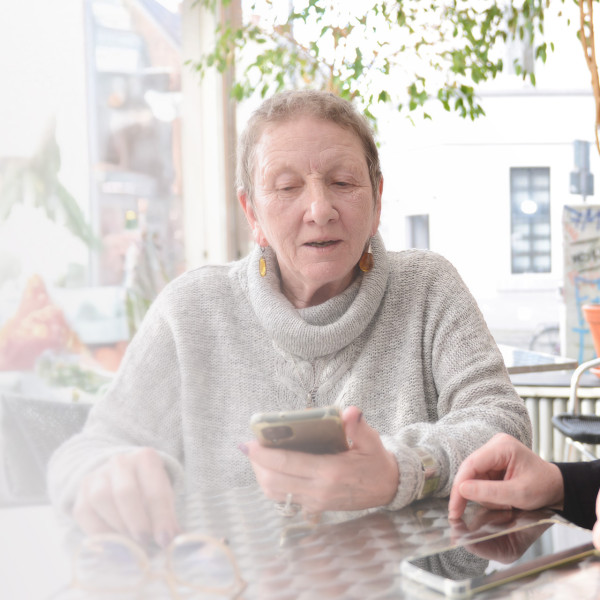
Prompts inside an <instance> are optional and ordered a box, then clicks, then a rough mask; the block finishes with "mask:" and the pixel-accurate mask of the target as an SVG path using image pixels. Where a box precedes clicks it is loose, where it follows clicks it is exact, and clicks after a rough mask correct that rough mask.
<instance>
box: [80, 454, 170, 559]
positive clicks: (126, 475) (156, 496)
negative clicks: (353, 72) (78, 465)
mask: <svg viewBox="0 0 600 600" xmlns="http://www.w3.org/2000/svg"><path fill="white" fill-rule="evenodd" d="M73 517H74V519H75V521H76V522H77V524H78V525H79V526H80V527H81V529H82V530H83V531H84V533H86V534H88V535H94V534H99V533H110V532H113V533H121V534H124V535H128V536H130V537H131V538H133V539H134V540H136V541H137V542H139V543H141V544H144V545H147V544H150V543H152V542H155V543H156V544H158V545H159V546H162V547H165V546H167V545H168V544H169V543H170V542H171V540H172V539H173V538H174V537H175V536H176V535H177V533H178V532H179V526H178V524H177V517H176V513H175V493H174V491H173V486H172V484H171V480H170V479H169V475H168V474H167V470H166V468H165V465H164V462H163V460H162V458H161V457H160V456H159V454H158V452H156V450H154V449H153V448H139V449H138V450H134V451H132V452H128V453H124V454H118V455H115V456H113V457H112V458H111V459H109V460H108V461H107V462H106V463H105V464H103V465H102V466H100V467H98V468H97V469H95V470H94V471H92V472H91V473H89V474H88V475H87V476H86V477H85V478H84V480H83V482H82V484H81V486H80V488H79V491H78V493H77V496H76V498H75V504H74V506H73Z"/></svg>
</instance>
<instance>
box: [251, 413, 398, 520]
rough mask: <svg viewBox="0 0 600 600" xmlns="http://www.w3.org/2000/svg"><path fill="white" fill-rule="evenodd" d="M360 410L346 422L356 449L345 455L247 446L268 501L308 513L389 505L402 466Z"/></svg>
mask: <svg viewBox="0 0 600 600" xmlns="http://www.w3.org/2000/svg"><path fill="white" fill-rule="evenodd" d="M362 417H363V415H362V412H361V411H360V410H359V409H358V408H356V407H355V406H351V407H348V408H347V409H346V410H344V413H343V415H342V420H343V422H344V429H345V432H346V437H347V438H348V439H349V440H352V445H351V447H350V449H349V450H347V451H346V452H341V453H339V454H321V455H317V454H308V453H306V452H294V451H291V450H279V449H273V448H266V447H264V446H261V445H260V444H259V443H258V442H257V441H252V442H248V443H246V444H242V445H241V446H240V448H241V449H242V450H243V451H244V452H245V453H246V454H247V456H248V458H249V459H250V462H251V463H252V468H253V469H254V473H255V475H256V479H257V481H258V483H259V485H260V487H261V488H262V489H263V491H264V493H265V494H266V496H267V497H268V498H271V499H273V500H275V501H277V502H285V501H286V500H287V499H288V498H289V494H292V499H293V502H294V503H295V504H300V505H301V506H302V508H303V509H304V510H305V511H306V512H308V513H319V512H321V511H324V510H360V509H364V508H372V507H375V506H385V505H386V504H389V503H390V502H391V501H392V500H393V499H394V496H395V495H396V490H397V488H398V484H399V477H400V476H399V473H398V465H397V463H396V458H395V457H394V455H393V454H392V453H391V452H389V451H388V450H386V449H385V448H384V446H383V444H382V442H381V439H380V437H379V434H378V433H377V431H375V430H374V429H373V428H372V427H369V425H367V423H366V422H365V419H364V418H362Z"/></svg>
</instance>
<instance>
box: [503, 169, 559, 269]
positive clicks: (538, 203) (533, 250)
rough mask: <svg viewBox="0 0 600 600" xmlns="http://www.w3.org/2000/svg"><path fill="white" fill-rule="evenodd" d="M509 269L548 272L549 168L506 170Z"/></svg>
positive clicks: (550, 256) (549, 257) (549, 241)
mask: <svg viewBox="0 0 600 600" xmlns="http://www.w3.org/2000/svg"><path fill="white" fill-rule="evenodd" d="M510 214H511V272H512V273H549V272H550V270H551V267H552V261H551V258H552V255H551V236H550V169H549V168H547V167H535V168H512V169H511V170H510Z"/></svg>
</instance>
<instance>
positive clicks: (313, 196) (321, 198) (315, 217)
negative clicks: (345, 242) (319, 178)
mask: <svg viewBox="0 0 600 600" xmlns="http://www.w3.org/2000/svg"><path fill="white" fill-rule="evenodd" d="M337 214H338V213H337V210H336V209H335V208H334V206H333V202H332V198H329V194H328V193H327V188H326V186H324V185H313V186H311V187H310V189H309V206H308V210H307V211H306V217H307V220H309V221H313V222H314V223H316V224H317V225H327V223H329V222H330V221H332V220H334V219H336V218H337Z"/></svg>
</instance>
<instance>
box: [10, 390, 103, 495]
mask: <svg viewBox="0 0 600 600" xmlns="http://www.w3.org/2000/svg"><path fill="white" fill-rule="evenodd" d="M90 407H91V404H89V403H83V402H82V403H79V402H62V401H58V400H51V399H46V398H34V397H29V396H24V395H19V394H17V393H13V392H0V504H3V505H13V504H43V503H46V502H47V501H48V497H47V492H46V467H47V465H48V461H49V460H50V457H51V456H52V454H53V452H54V451H55V450H56V449H57V448H58V447H59V446H60V445H61V444H62V443H63V442H64V441H65V440H67V439H69V438H70V437H71V436H73V435H75V434H76V433H78V432H79V431H81V429H82V428H83V425H84V423H85V421H86V419H87V416H88V413H89V410H90Z"/></svg>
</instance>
